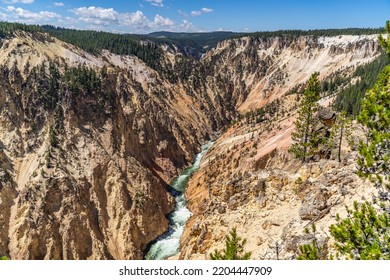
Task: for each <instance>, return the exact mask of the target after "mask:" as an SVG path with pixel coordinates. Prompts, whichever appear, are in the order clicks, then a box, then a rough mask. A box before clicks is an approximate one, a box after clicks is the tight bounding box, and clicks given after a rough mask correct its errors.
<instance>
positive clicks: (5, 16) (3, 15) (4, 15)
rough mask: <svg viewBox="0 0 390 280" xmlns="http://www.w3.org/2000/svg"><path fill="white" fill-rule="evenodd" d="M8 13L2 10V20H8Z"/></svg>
mask: <svg viewBox="0 0 390 280" xmlns="http://www.w3.org/2000/svg"><path fill="white" fill-rule="evenodd" d="M7 18H8V15H7V14H4V13H1V12H0V20H7Z"/></svg>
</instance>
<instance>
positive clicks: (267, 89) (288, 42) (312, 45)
mask: <svg viewBox="0 0 390 280" xmlns="http://www.w3.org/2000/svg"><path fill="white" fill-rule="evenodd" d="M379 51H380V47H379V44H378V43H377V42H376V37H375V36H338V37H313V36H300V37H295V38H294V37H285V38H281V37H271V38H266V39H263V38H254V37H244V38H240V39H231V40H226V41H223V42H221V43H219V44H218V46H217V48H215V49H213V50H211V51H209V52H208V53H207V54H206V55H205V57H204V58H203V63H204V65H205V68H206V70H205V71H207V72H208V73H212V74H211V76H212V77H210V78H209V79H208V83H209V87H210V88H213V89H214V92H224V93H221V95H222V99H223V98H224V97H223V96H225V95H226V94H228V95H229V97H230V102H233V103H234V106H235V108H237V109H238V110H239V111H240V112H246V111H249V110H253V109H256V108H259V107H262V106H264V105H265V104H266V103H268V102H270V101H273V100H275V99H277V98H279V97H281V96H282V95H284V94H286V93H287V92H289V91H290V90H291V89H293V88H294V87H296V86H297V85H299V84H302V83H305V82H306V81H307V79H308V78H309V76H310V75H311V74H312V73H314V72H316V71H317V72H320V74H321V75H320V78H321V79H324V78H326V77H328V76H329V75H330V74H332V73H336V72H341V73H343V72H344V74H343V75H348V73H350V71H351V69H352V68H354V67H355V66H356V65H359V64H363V63H366V62H369V61H371V60H372V59H373V58H374V57H375V56H377V55H378V54H379Z"/></svg>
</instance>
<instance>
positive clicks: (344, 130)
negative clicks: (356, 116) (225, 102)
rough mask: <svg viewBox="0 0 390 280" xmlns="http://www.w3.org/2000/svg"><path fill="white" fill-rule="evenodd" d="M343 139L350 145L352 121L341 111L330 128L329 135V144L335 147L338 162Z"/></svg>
mask: <svg viewBox="0 0 390 280" xmlns="http://www.w3.org/2000/svg"><path fill="white" fill-rule="evenodd" d="M344 139H347V142H348V144H349V145H352V121H351V119H350V118H349V117H348V116H347V114H346V113H345V112H341V113H340V114H339V115H338V116H337V119H336V122H335V123H334V124H333V126H332V128H331V131H330V137H329V146H330V148H331V149H333V148H336V149H337V159H338V161H339V162H341V146H342V143H343V140H344Z"/></svg>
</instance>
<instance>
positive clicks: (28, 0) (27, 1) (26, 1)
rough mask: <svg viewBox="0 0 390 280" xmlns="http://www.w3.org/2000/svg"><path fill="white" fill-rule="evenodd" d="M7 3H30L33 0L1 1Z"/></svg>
mask: <svg viewBox="0 0 390 280" xmlns="http://www.w3.org/2000/svg"><path fill="white" fill-rule="evenodd" d="M3 2H4V3H7V4H16V3H22V4H31V3H34V0H9V1H3Z"/></svg>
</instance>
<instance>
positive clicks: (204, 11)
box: [191, 8, 214, 17]
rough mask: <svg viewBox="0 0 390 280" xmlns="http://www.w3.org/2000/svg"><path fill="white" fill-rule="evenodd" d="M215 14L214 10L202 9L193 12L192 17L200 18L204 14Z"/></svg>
mask: <svg viewBox="0 0 390 280" xmlns="http://www.w3.org/2000/svg"><path fill="white" fill-rule="evenodd" d="M212 12H214V10H213V9H210V8H202V9H200V10H198V11H192V12H191V16H193V17H195V16H200V15H203V14H207V13H212Z"/></svg>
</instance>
